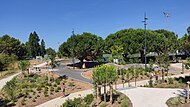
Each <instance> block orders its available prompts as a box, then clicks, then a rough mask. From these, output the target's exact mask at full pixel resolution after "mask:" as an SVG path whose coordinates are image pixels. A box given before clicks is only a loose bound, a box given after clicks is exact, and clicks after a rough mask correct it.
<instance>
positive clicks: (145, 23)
mask: <svg viewBox="0 0 190 107" xmlns="http://www.w3.org/2000/svg"><path fill="white" fill-rule="evenodd" d="M147 20H148V18H147V17H146V13H145V14H144V20H143V21H142V22H143V23H144V63H145V70H146V69H147V65H146V63H147V62H146V48H147V47H146V26H147Z"/></svg>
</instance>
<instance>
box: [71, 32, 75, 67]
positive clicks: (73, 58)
mask: <svg viewBox="0 0 190 107" xmlns="http://www.w3.org/2000/svg"><path fill="white" fill-rule="evenodd" d="M74 35H75V33H74V29H73V31H72V42H74ZM74 48H75V47H74V43H73V52H72V53H73V69H75V55H74Z"/></svg>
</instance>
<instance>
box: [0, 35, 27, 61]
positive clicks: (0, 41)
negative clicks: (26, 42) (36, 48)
mask: <svg viewBox="0 0 190 107" xmlns="http://www.w3.org/2000/svg"><path fill="white" fill-rule="evenodd" d="M23 48H24V47H23V46H22V45H21V43H20V41H19V40H18V39H15V38H13V37H10V36H9V35H3V36H2V37H0V53H4V54H6V55H16V56H17V57H18V58H19V59H21V58H22V57H23V56H25V53H26V51H25V50H24V49H23Z"/></svg>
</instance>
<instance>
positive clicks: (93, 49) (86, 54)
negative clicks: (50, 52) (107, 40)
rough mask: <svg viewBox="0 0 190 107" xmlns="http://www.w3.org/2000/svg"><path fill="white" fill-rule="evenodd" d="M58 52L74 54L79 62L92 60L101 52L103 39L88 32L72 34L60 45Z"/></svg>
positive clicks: (70, 55)
mask: <svg viewBox="0 0 190 107" xmlns="http://www.w3.org/2000/svg"><path fill="white" fill-rule="evenodd" d="M59 52H60V53H61V55H62V56H66V57H73V56H74V57H75V58H77V59H79V60H80V61H81V62H83V60H84V59H87V60H93V59H96V58H98V57H99V56H101V55H102V54H103V39H102V38H101V37H99V36H97V35H94V34H91V33H88V32H84V33H83V34H77V35H73V36H71V37H70V38H68V39H67V41H66V42H64V43H62V44H61V45H60V47H59Z"/></svg>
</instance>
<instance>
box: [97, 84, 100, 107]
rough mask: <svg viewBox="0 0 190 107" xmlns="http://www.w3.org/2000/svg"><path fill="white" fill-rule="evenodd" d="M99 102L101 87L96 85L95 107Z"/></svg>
mask: <svg viewBox="0 0 190 107" xmlns="http://www.w3.org/2000/svg"><path fill="white" fill-rule="evenodd" d="M100 102H101V87H99V85H98V84H97V102H96V105H99V104H100Z"/></svg>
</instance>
